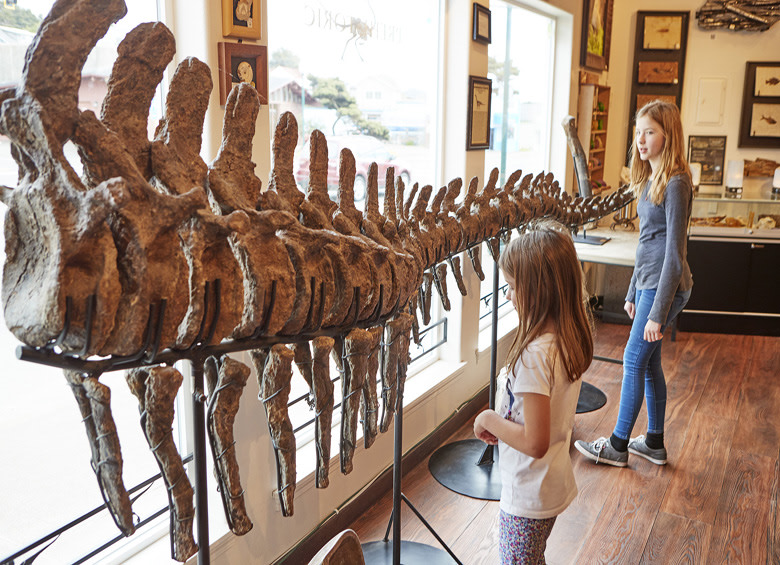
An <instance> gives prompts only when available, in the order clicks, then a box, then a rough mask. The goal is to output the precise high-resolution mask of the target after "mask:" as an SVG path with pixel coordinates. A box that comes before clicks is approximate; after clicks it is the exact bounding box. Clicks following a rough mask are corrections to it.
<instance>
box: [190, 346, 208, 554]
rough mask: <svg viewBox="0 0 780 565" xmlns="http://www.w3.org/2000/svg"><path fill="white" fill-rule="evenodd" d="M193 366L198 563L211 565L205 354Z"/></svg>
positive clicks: (195, 359)
mask: <svg viewBox="0 0 780 565" xmlns="http://www.w3.org/2000/svg"><path fill="white" fill-rule="evenodd" d="M190 365H191V367H192V422H193V428H194V429H193V450H192V451H193V457H194V463H195V521H196V523H197V525H198V564H199V565H209V564H210V563H211V553H210V548H209V510H208V500H209V498H208V490H207V489H208V485H207V484H206V482H207V480H208V474H207V472H206V413H205V402H204V401H205V400H206V395H205V394H204V392H203V358H202V357H196V358H194V359H192V360H191V361H190Z"/></svg>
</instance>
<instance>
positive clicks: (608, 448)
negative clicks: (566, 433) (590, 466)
mask: <svg viewBox="0 0 780 565" xmlns="http://www.w3.org/2000/svg"><path fill="white" fill-rule="evenodd" d="M574 447H576V448H577V451H579V452H580V453H582V454H583V455H584V456H585V457H587V458H588V459H590V460H592V461H595V462H596V463H605V464H607V465H613V466H614V467H625V466H626V465H628V451H618V450H617V449H615V448H614V447H612V443H610V441H609V438H608V437H600V438H599V439H597V440H596V441H592V442H590V443H587V442H584V441H582V440H581V439H578V440H577V441H575V442H574Z"/></svg>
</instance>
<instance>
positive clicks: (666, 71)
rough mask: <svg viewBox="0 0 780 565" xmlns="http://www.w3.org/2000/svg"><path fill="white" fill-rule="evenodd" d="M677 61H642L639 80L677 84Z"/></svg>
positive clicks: (644, 82)
mask: <svg viewBox="0 0 780 565" xmlns="http://www.w3.org/2000/svg"><path fill="white" fill-rule="evenodd" d="M677 69H678V66H677V61H640V62H639V73H638V78H637V80H638V81H639V82H640V83H642V84H677Z"/></svg>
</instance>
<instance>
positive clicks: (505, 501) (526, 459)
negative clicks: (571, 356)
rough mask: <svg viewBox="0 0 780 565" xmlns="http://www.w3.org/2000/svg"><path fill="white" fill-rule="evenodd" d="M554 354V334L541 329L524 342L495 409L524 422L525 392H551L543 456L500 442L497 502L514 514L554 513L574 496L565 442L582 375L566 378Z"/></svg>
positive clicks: (548, 515) (537, 516) (540, 515)
mask: <svg viewBox="0 0 780 565" xmlns="http://www.w3.org/2000/svg"><path fill="white" fill-rule="evenodd" d="M558 357H559V356H558V354H557V349H556V347H555V337H554V336H553V335H552V334H549V333H547V334H544V335H542V336H540V337H539V338H537V339H536V340H534V341H532V342H531V343H530V344H529V345H528V347H527V348H526V350H525V351H524V352H523V355H522V356H521V358H520V359H519V360H518V362H517V364H516V365H515V368H514V371H512V372H513V373H514V374H512V375H509V377H508V379H507V381H506V391H505V394H504V395H503V399H502V401H501V405H500V408H499V410H498V413H499V414H500V415H501V416H502V417H504V418H507V419H510V420H513V421H515V422H517V423H519V424H524V423H525V419H524V416H523V396H522V395H523V394H524V393H528V392H532V393H536V394H543V395H545V396H549V397H550V447H549V449H548V450H547V453H546V454H545V455H544V457H542V458H541V459H534V458H533V457H531V456H530V455H526V454H524V453H521V452H519V451H517V450H516V449H512V448H511V447H509V446H508V445H507V444H505V443H504V442H503V441H499V443H498V450H499V451H498V455H499V457H498V461H499V467H500V469H501V483H502V487H501V501H500V503H499V506H500V508H501V510H503V511H504V512H506V513H508V514H511V515H513V516H521V517H523V518H534V519H543V518H552V517H553V516H557V515H558V514H560V513H561V512H563V511H564V510H565V509H566V507H567V506H569V504H571V501H572V500H574V498H575V497H576V496H577V483H576V482H575V481H574V470H573V468H572V463H571V458H570V457H569V445H570V442H571V431H572V427H573V426H574V414H575V412H576V410H577V399H578V398H579V395H580V386H581V384H582V381H581V380H579V379H578V380H577V381H575V382H573V383H572V382H569V379H568V378H567V377H566V373H565V372H564V370H563V367H562V364H561V362H560V360H559V359H558ZM551 359H554V360H555V361H554V366H552V365H551V362H550V361H551ZM552 375H554V379H551V376H552Z"/></svg>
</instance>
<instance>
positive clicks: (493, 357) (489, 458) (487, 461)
mask: <svg viewBox="0 0 780 565" xmlns="http://www.w3.org/2000/svg"><path fill="white" fill-rule="evenodd" d="M491 314H492V324H491V327H490V385H489V390H488V393H489V397H488V398H489V400H488V405H489V406H490V409H491V410H495V409H496V379H497V377H498V374H497V369H498V367H497V365H498V361H497V356H498V352H497V351H496V349H498V346H497V344H498V257H496V260H495V261H493V312H491ZM494 447H495V446H493V445H488V444H486V445H485V449H484V451H483V452H482V456H481V457H480V458H479V462H478V463H477V465H492V464H493V449H494Z"/></svg>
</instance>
